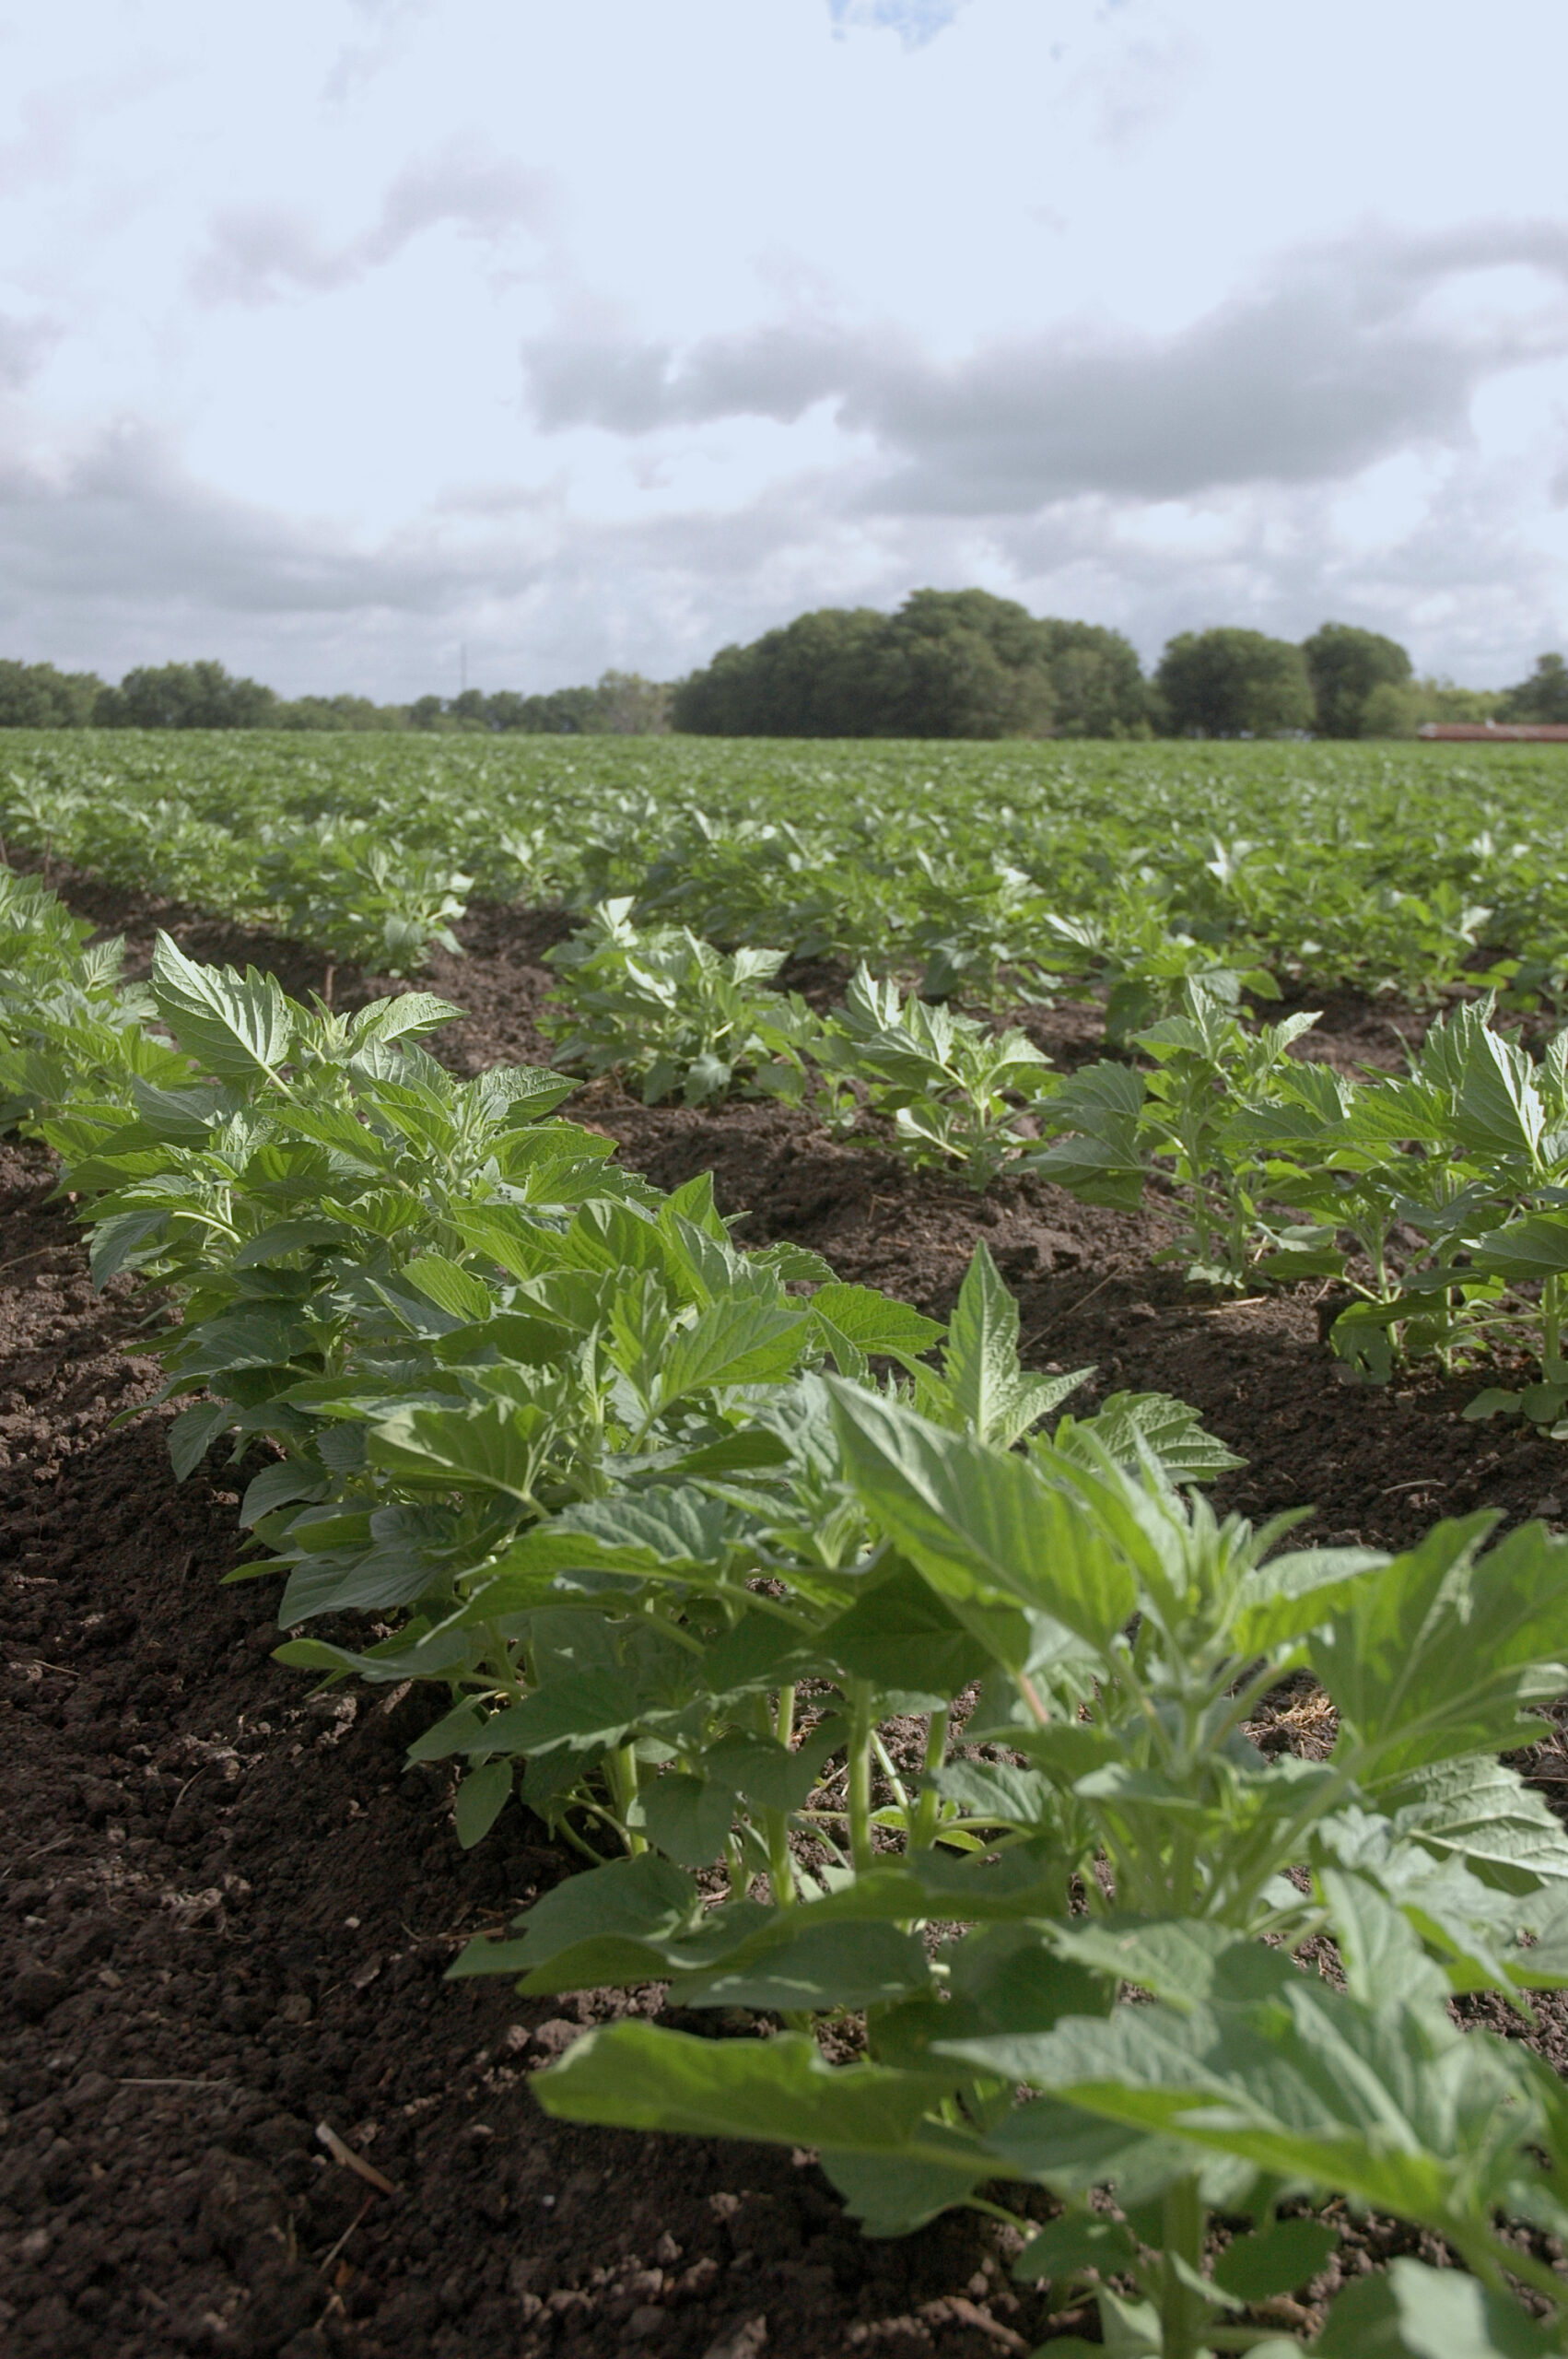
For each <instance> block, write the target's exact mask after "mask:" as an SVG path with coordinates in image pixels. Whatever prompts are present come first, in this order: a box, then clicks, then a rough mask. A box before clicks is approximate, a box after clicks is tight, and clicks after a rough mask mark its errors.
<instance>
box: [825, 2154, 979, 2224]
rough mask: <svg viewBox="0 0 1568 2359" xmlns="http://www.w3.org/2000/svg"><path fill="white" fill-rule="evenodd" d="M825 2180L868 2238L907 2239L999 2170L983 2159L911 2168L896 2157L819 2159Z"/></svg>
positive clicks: (833, 2156)
mask: <svg viewBox="0 0 1568 2359" xmlns="http://www.w3.org/2000/svg"><path fill="white" fill-rule="evenodd" d="M818 2160H819V2162H820V2163H821V2165H822V2169H823V2173H824V2176H825V2177H826V2178H828V2179H829V2180H831V2182H832V2184H833V2185H834V2186H835V2187H836V2188H837V2189H838V2192H839V2194H840V2195H841V2196H842V2197H843V2198H844V2209H845V2210H846V2212H848V2214H849V2217H850V2218H851V2219H852V2220H858V2221H859V2222H860V2233H861V2235H862V2236H911V2235H912V2234H913V2233H914V2231H915V2230H916V2229H917V2228H923V2227H924V2226H925V2224H926V2223H927V2221H928V2220H934V2219H935V2218H936V2217H937V2214H938V2213H939V2212H946V2211H948V2210H949V2209H950V2208H951V2207H952V2206H953V2205H954V2204H955V2203H962V2202H964V2201H965V2200H966V2198H967V2197H969V2196H970V2195H971V2194H973V2192H974V2190H975V2188H976V2187H977V2185H978V2184H979V2183H980V2182H982V2181H983V2180H984V2179H986V2178H987V2177H989V2175H990V2173H991V2171H992V2170H993V2168H994V2165H992V2164H991V2162H990V2161H989V2159H988V2158H986V2157H984V2156H977V2157H976V2159H975V2160H974V2161H973V2162H966V2163H965V2162H957V2163H925V2162H908V2161H906V2160H905V2159H904V2158H903V2157H902V2156H901V2155H897V2154H845V2153H842V2152H834V2151H832V2150H830V2151H829V2152H828V2153H826V2154H822V2155H820V2156H819V2157H818Z"/></svg>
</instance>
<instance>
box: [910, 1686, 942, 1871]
mask: <svg viewBox="0 0 1568 2359" xmlns="http://www.w3.org/2000/svg"><path fill="white" fill-rule="evenodd" d="M946 1752H947V1708H946V1707H945V1706H943V1708H942V1710H941V1711H940V1712H933V1713H932V1714H931V1720H930V1728H929V1729H928V1731H926V1757H925V1762H924V1765H923V1766H924V1769H925V1774H926V1776H927V1777H928V1778H932V1777H934V1776H935V1774H936V1772H937V1771H938V1770H939V1769H940V1768H941V1767H942V1760H943V1757H944V1755H946ZM941 1801H942V1798H941V1796H940V1795H939V1794H938V1792H937V1790H936V1789H935V1787H934V1786H930V1785H928V1786H927V1787H926V1788H925V1790H924V1791H923V1792H922V1793H921V1795H920V1799H919V1802H918V1804H917V1805H916V1809H915V1815H914V1818H913V1820H912V1821H911V1823H910V1826H909V1848H910V1850H911V1851H929V1850H930V1848H931V1844H932V1842H933V1841H934V1840H935V1837H936V1829H937V1812H938V1810H939V1809H940V1807H941Z"/></svg>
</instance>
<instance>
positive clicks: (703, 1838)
mask: <svg viewBox="0 0 1568 2359" xmlns="http://www.w3.org/2000/svg"><path fill="white" fill-rule="evenodd" d="M734 1801H735V1797H734V1790H733V1789H732V1788H731V1787H728V1786H726V1785H724V1784H723V1783H722V1782H721V1781H715V1780H712V1779H709V1778H689V1777H686V1776H685V1775H684V1774H683V1773H682V1772H680V1771H678V1770H670V1771H666V1773H665V1775H664V1776H663V1777H661V1778H649V1779H648V1780H647V1781H645V1783H644V1785H643V1787H642V1790H641V1792H640V1793H639V1795H638V1803H639V1805H640V1814H641V1819H642V1826H643V1831H644V1833H645V1834H646V1835H647V1837H648V1839H649V1842H650V1843H654V1844H656V1845H657V1846H658V1848H659V1849H660V1850H661V1851H662V1852H664V1853H665V1854H666V1856H667V1857H668V1858H670V1859H672V1860H678V1861H679V1863H680V1865H681V1866H682V1867H683V1868H706V1867H708V1866H710V1865H711V1864H712V1862H713V1861H714V1860H716V1859H717V1858H718V1857H719V1854H720V1851H722V1849H723V1848H724V1838H725V1837H726V1836H727V1835H728V1834H729V1832H730V1822H731V1818H732V1816H733V1814H734Z"/></svg>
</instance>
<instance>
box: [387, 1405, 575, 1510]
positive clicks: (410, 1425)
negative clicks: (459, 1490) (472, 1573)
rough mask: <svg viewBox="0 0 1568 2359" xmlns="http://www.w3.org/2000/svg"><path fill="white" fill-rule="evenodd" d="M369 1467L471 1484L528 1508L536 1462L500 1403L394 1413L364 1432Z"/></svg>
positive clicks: (526, 1438)
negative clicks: (502, 1494)
mask: <svg viewBox="0 0 1568 2359" xmlns="http://www.w3.org/2000/svg"><path fill="white" fill-rule="evenodd" d="M366 1448H367V1450H368V1452H369V1459H370V1462H371V1464H372V1465H375V1466H384V1467H386V1468H387V1469H388V1471H389V1472H390V1473H400V1474H416V1475H423V1476H425V1477H427V1479H429V1480H432V1481H443V1482H452V1483H473V1484H475V1485H478V1486H479V1487H480V1488H481V1489H484V1490H493V1491H500V1492H503V1493H505V1495H506V1496H508V1497H509V1498H513V1499H516V1500H518V1501H519V1502H520V1503H521V1504H522V1505H524V1506H527V1505H530V1504H532V1486H533V1484H534V1482H535V1480H536V1479H537V1473H538V1459H537V1453H536V1449H535V1447H534V1444H533V1441H532V1439H531V1438H530V1435H529V1434H528V1433H527V1432H525V1431H524V1429H523V1427H522V1426H521V1424H520V1422H519V1417H518V1413H517V1412H516V1411H514V1410H513V1409H511V1408H510V1407H509V1406H508V1405H507V1404H506V1403H505V1402H498V1401H497V1402H479V1403H475V1404H474V1406H472V1407H470V1408H463V1409H398V1410H394V1411H393V1413H392V1415H391V1416H390V1417H383V1418H381V1419H380V1421H379V1422H378V1423H377V1424H375V1425H373V1426H371V1427H370V1430H369V1435H368V1437H367V1440H366Z"/></svg>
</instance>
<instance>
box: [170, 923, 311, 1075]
mask: <svg viewBox="0 0 1568 2359" xmlns="http://www.w3.org/2000/svg"><path fill="white" fill-rule="evenodd" d="M152 990H153V998H154V1000H155V1001H156V1003H157V1005H158V1015H159V1016H160V1017H161V1019H162V1021H163V1022H164V1023H165V1024H166V1025H167V1026H168V1027H169V1029H170V1032H172V1033H173V1035H174V1038H175V1039H176V1040H178V1042H179V1043H180V1046H181V1048H182V1049H183V1050H184V1051H185V1053H186V1055H187V1056H189V1057H191V1058H193V1060H194V1062H195V1063H196V1064H197V1065H198V1066H199V1067H200V1069H201V1070H202V1072H203V1073H210V1074H214V1075H216V1078H217V1079H218V1080H219V1081H256V1080H258V1079H261V1078H263V1077H265V1078H269V1079H275V1078H276V1075H277V1070H278V1067H279V1066H280V1065H282V1064H283V1062H285V1060H286V1059H287V1055H288V1050H289V1046H290V1043H291V1041H292V1039H293V1037H294V1017H293V1014H292V1012H291V1010H290V1008H289V1004H288V1002H287V999H286V998H285V997H284V994H283V992H282V989H281V988H280V986H279V984H278V981H277V978H276V977H275V975H261V974H258V973H257V971H256V969H255V968H253V967H248V968H246V970H245V972H244V974H243V975H240V974H238V973H237V972H236V971H235V969H234V968H232V967H199V966H197V964H196V963H195V961H194V960H193V959H192V958H187V957H186V956H185V954H184V952H183V951H182V950H181V948H180V946H179V945H178V943H176V942H175V941H173V939H172V938H171V937H170V935H169V934H167V933H159V934H158V939H157V942H156V944H155V945H154V948H153V958H152Z"/></svg>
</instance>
